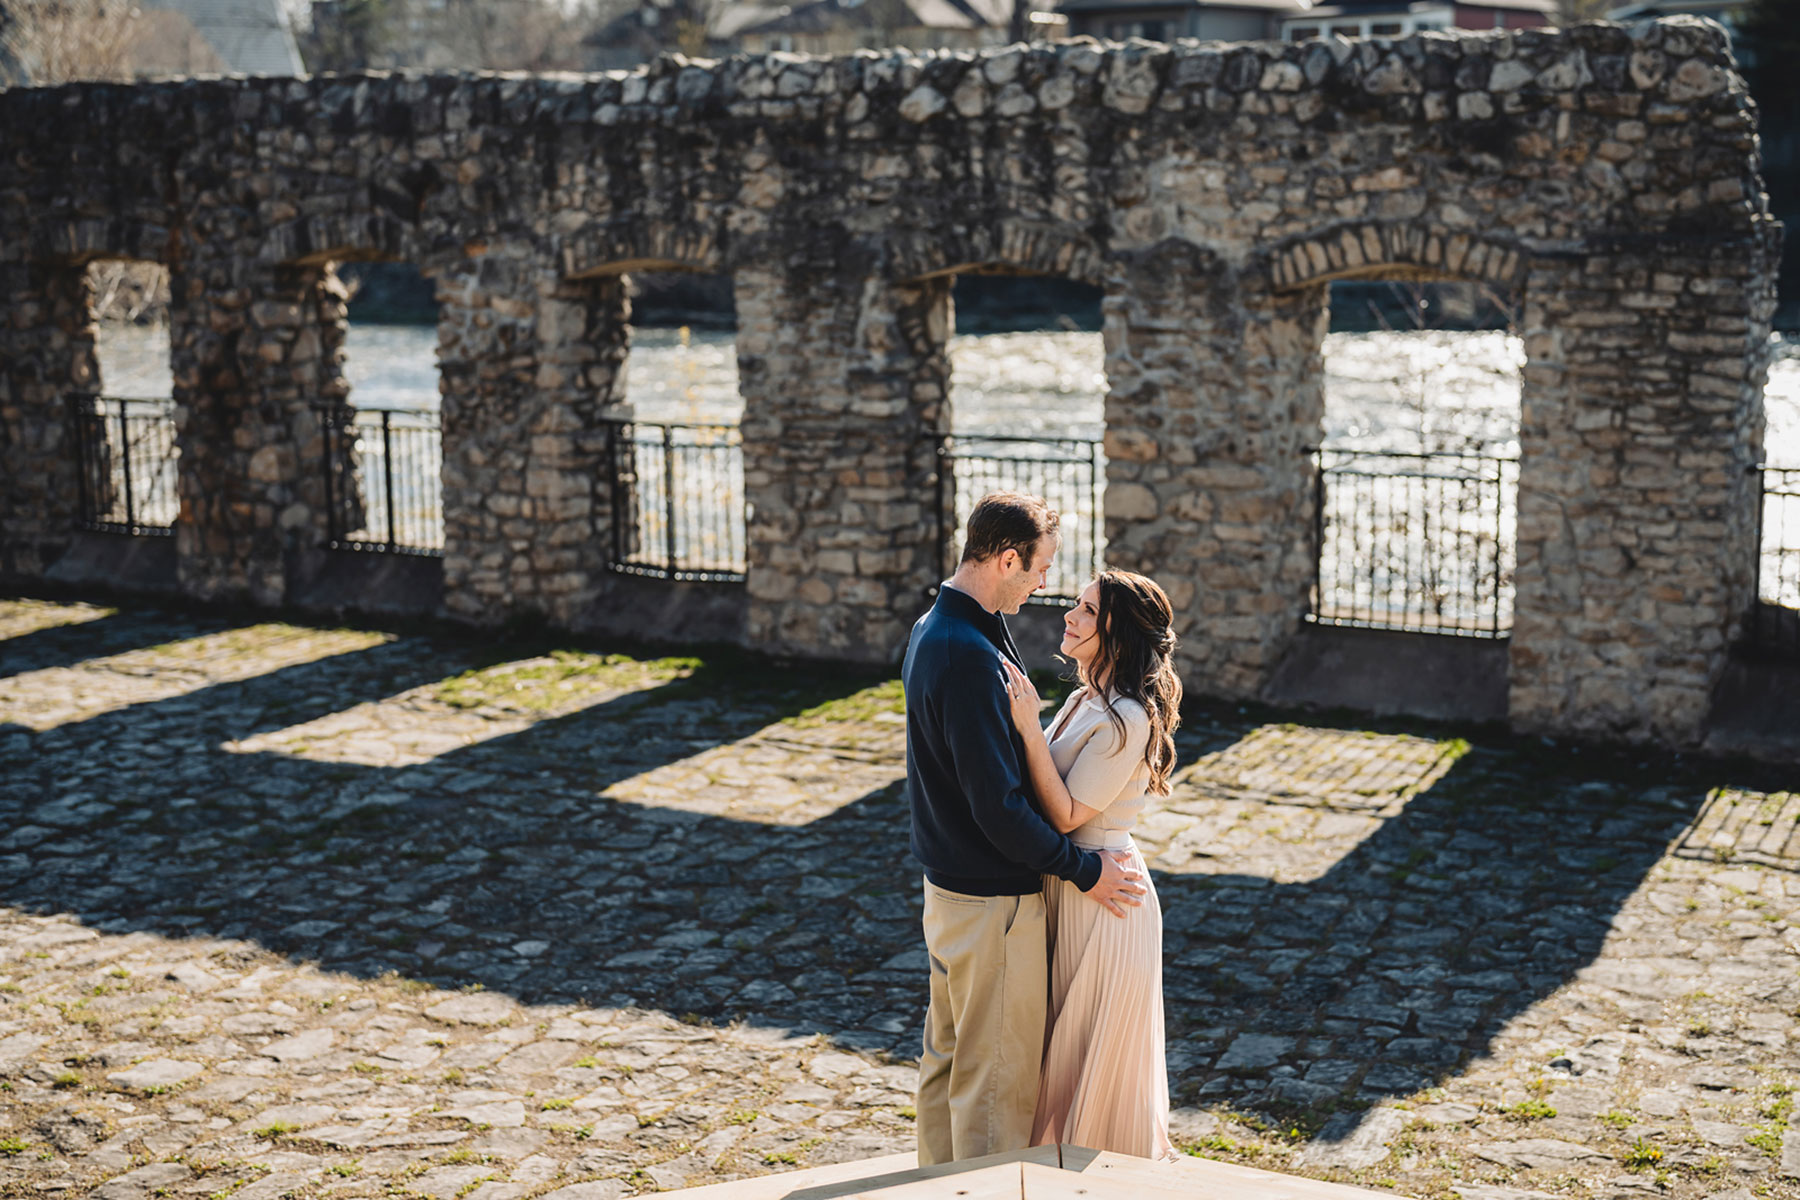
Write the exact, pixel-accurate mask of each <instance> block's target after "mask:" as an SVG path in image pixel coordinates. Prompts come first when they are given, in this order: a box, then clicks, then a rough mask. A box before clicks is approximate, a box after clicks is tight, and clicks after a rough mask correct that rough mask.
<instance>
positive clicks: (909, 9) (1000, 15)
mask: <svg viewBox="0 0 1800 1200" xmlns="http://www.w3.org/2000/svg"><path fill="white" fill-rule="evenodd" d="M1011 19H1012V6H1011V4H1010V3H1009V2H1008V0H811V2H810V3H804V4H796V5H794V6H793V7H792V8H790V9H788V10H787V11H786V12H785V13H782V14H781V15H780V16H777V17H774V18H772V19H771V20H768V21H764V22H761V23H760V24H756V25H745V26H741V27H740V29H739V32H741V33H824V32H827V31H829V30H833V29H845V28H850V29H901V28H925V29H983V28H1005V27H1006V25H1007V23H1008V22H1009V21H1010V20H1011Z"/></svg>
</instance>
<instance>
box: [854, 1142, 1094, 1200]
mask: <svg viewBox="0 0 1800 1200" xmlns="http://www.w3.org/2000/svg"><path fill="white" fill-rule="evenodd" d="M1052 1149H1055V1147H1052ZM1027 1166H1030V1167H1032V1168H1034V1169H1036V1170H1042V1171H1053V1172H1055V1173H1057V1174H1059V1175H1060V1174H1064V1173H1065V1172H1063V1171H1060V1170H1058V1169H1057V1168H1056V1167H1046V1166H1041V1165H1039V1164H1037V1163H1020V1162H1009V1163H1001V1164H999V1165H996V1166H992V1167H977V1168H976V1169H975V1170H973V1171H950V1172H946V1173H943V1174H940V1175H932V1176H929V1177H923V1178H915V1179H912V1180H910V1181H908V1182H906V1183H896V1184H891V1185H889V1186H886V1187H877V1188H872V1189H870V1190H868V1191H862V1192H856V1193H854V1194H852V1195H850V1196H846V1197H844V1198H843V1200H1022V1197H1023V1196H1024V1194H1025V1187H1024V1184H1023V1182H1022V1181H1021V1179H1020V1172H1021V1171H1023V1170H1024V1169H1025V1168H1026V1167H1027ZM929 1169H930V1168H926V1170H929ZM920 1174H921V1175H923V1172H920Z"/></svg>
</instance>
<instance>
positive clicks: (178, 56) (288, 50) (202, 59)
mask: <svg viewBox="0 0 1800 1200" xmlns="http://www.w3.org/2000/svg"><path fill="white" fill-rule="evenodd" d="M138 11H139V17H138V19H139V20H141V21H143V22H144V33H143V35H142V37H140V38H139V39H138V41H137V43H136V44H135V45H134V46H133V47H132V53H131V66H132V70H133V71H134V72H135V73H137V74H139V75H207V74H216V73H222V74H230V75H304V74H305V73H306V68H305V67H304V66H303V65H302V64H301V62H300V51H299V49H298V47H296V46H295V45H294V31H293V28H292V27H291V26H290V25H289V23H288V17H287V13H286V12H285V11H284V10H283V9H282V6H281V0H142V2H141V3H140V5H139V10H138Z"/></svg>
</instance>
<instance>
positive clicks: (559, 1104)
mask: <svg viewBox="0 0 1800 1200" xmlns="http://www.w3.org/2000/svg"><path fill="white" fill-rule="evenodd" d="M574 1107H575V1101H573V1100H568V1099H563V1100H546V1101H544V1103H543V1105H542V1106H541V1108H540V1111H542V1112H560V1111H562V1110H563V1109H565V1108H574Z"/></svg>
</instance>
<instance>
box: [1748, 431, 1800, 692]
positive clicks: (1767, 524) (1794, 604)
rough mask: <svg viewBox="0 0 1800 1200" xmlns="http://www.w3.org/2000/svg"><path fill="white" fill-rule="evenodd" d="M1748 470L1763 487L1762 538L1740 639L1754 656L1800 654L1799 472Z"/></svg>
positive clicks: (1790, 469)
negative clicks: (1754, 600) (1751, 606)
mask: <svg viewBox="0 0 1800 1200" xmlns="http://www.w3.org/2000/svg"><path fill="white" fill-rule="evenodd" d="M1753 470H1755V472H1756V476H1757V478H1758V480H1759V481H1760V482H1761V486H1762V505H1761V514H1762V536H1761V537H1760V538H1759V539H1758V540H1759V543H1760V544H1759V547H1758V550H1759V553H1758V555H1757V586H1756V597H1757V603H1756V607H1755V608H1754V609H1753V610H1752V611H1751V613H1750V619H1749V621H1747V622H1746V623H1745V629H1744V634H1745V639H1746V640H1747V641H1748V642H1749V643H1750V644H1751V645H1753V646H1755V647H1756V648H1757V649H1758V650H1759V651H1772V652H1775V653H1778V654H1780V655H1782V656H1783V657H1787V656H1792V655H1800V467H1773V466H1769V465H1768V464H1766V463H1763V464H1759V465H1758V466H1756V467H1754V468H1753Z"/></svg>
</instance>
